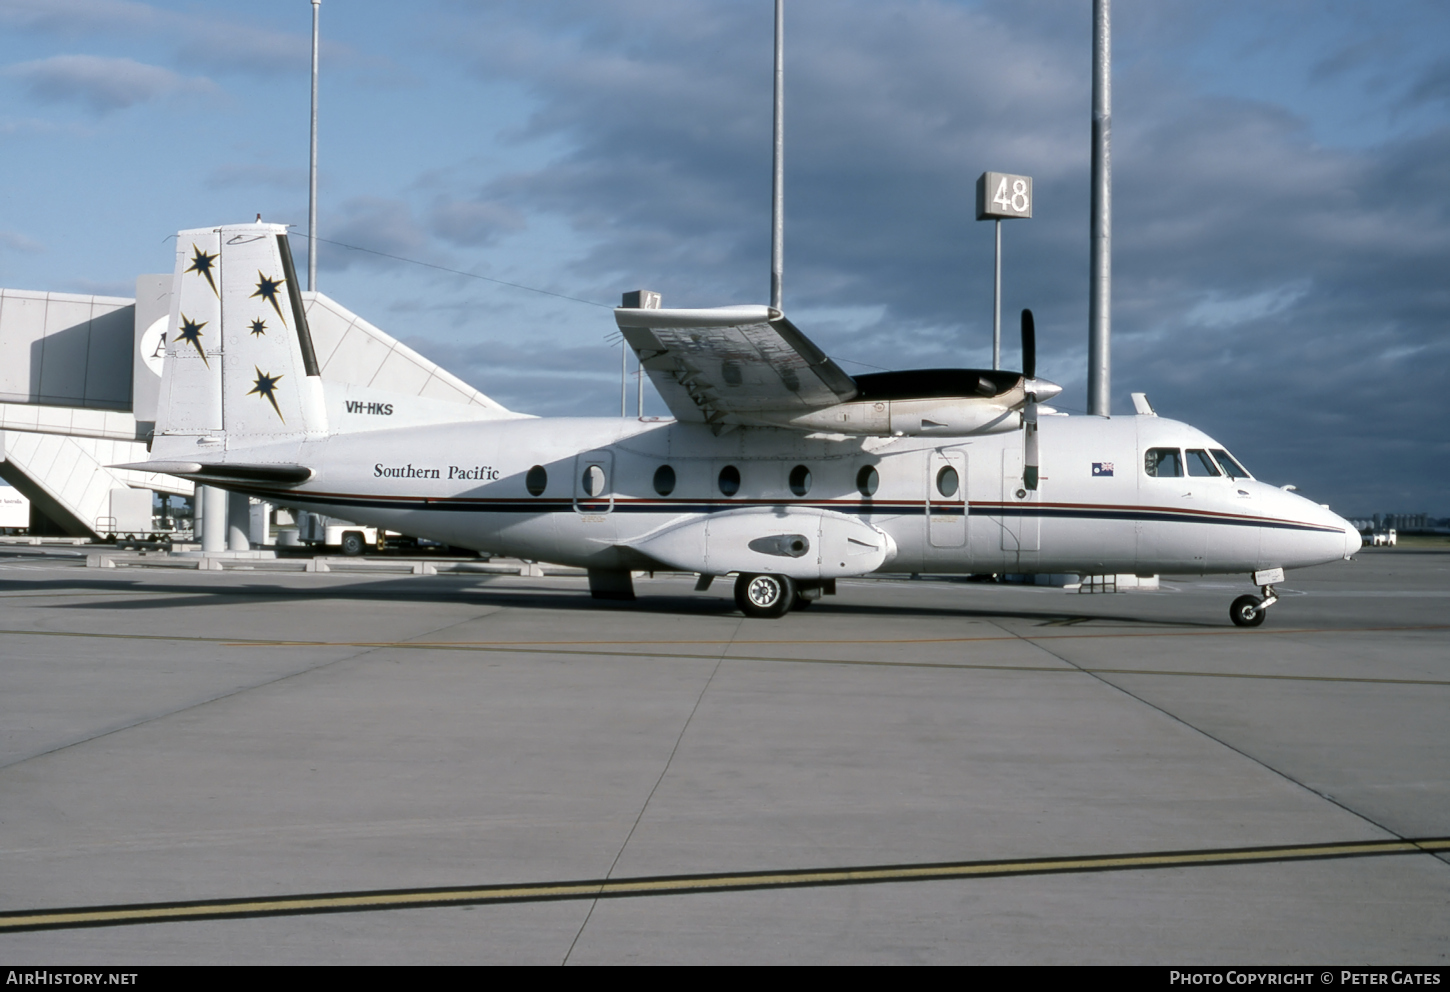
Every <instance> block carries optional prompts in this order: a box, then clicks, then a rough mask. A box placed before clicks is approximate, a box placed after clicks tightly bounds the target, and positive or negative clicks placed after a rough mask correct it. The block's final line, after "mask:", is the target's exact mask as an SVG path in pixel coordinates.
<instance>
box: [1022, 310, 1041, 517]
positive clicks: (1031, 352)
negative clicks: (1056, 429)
mask: <svg viewBox="0 0 1450 992" xmlns="http://www.w3.org/2000/svg"><path fill="white" fill-rule="evenodd" d="M1022 378H1023V379H1026V380H1027V382H1028V384H1029V385H1028V388H1029V389H1030V388H1032V385H1034V383H1033V380H1034V379H1036V378H1037V325H1036V322H1034V321H1033V319H1032V311H1031V310H1023V311H1022ZM1022 430H1023V435H1024V436H1023V452H1022V486H1023V488H1024V489H1036V488H1037V469H1038V465H1039V462H1038V458H1037V393H1035V392H1030V393H1028V394H1027V405H1026V406H1024V407H1023V409H1022Z"/></svg>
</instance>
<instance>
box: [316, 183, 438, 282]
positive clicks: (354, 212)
mask: <svg viewBox="0 0 1450 992" xmlns="http://www.w3.org/2000/svg"><path fill="white" fill-rule="evenodd" d="M318 233H319V235H320V237H321V238H323V239H326V240H324V241H323V242H322V243H321V244H319V245H318V251H317V265H318V268H321V269H330V270H332V271H338V270H341V269H346V268H349V267H350V266H352V265H371V266H377V265H379V264H382V265H386V266H392V265H395V264H396V263H393V262H390V261H385V260H383V259H381V258H379V256H377V255H373V254H369V253H368V252H365V251H353V250H349V249H348V248H344V247H341V246H340V245H337V244H328V243H327V242H328V241H334V242H341V243H342V244H345V245H355V246H357V247H358V248H365V249H370V250H371V251H373V252H384V253H386V254H389V255H396V256H402V257H405V258H421V259H423V260H427V256H429V255H430V254H431V251H430V249H429V246H428V235H427V232H426V231H424V229H423V228H422V227H421V226H420V225H419V224H418V222H417V221H416V220H414V218H413V212H412V208H410V207H409V206H408V204H406V203H405V202H403V201H402V200H395V199H388V198H386V197H377V196H359V197H353V198H352V199H349V200H346V201H344V202H343V203H342V204H341V205H340V206H339V207H337V208H335V209H334V210H332V211H330V213H329V219H328V224H327V228H326V229H325V230H322V231H319V232H318Z"/></svg>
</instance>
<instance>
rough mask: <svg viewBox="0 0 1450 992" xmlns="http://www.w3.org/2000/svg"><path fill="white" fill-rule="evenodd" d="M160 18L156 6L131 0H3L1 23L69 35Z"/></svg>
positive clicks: (143, 24) (0, 3) (140, 24)
mask: <svg viewBox="0 0 1450 992" xmlns="http://www.w3.org/2000/svg"><path fill="white" fill-rule="evenodd" d="M157 19H158V11H157V10H156V8H154V7H152V6H150V5H149V4H144V3H131V2H129V0H0V23H3V24H7V25H9V26H11V27H13V28H18V29H21V30H28V31H38V32H45V33H48V34H59V35H64V36H70V37H75V36H79V35H83V34H90V33H94V32H98V31H106V30H116V29H118V28H145V27H149V26H152V25H154V24H155V23H156V21H157Z"/></svg>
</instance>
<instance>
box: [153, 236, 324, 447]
mask: <svg viewBox="0 0 1450 992" xmlns="http://www.w3.org/2000/svg"><path fill="white" fill-rule="evenodd" d="M326 432H327V407H326V402H325V400H324V397H323V390H322V380H321V378H320V376H319V372H318V366H317V357H316V355H315V354H314V352H313V348H312V337H311V334H310V332H309V330H308V327H307V315H306V313H305V311H304V309H303V306H302V294H301V286H300V285H299V284H298V282H297V271H296V266H295V265H294V264H293V261H292V252H291V247H290V245H289V244H288V241H287V229H286V228H285V227H283V226H282V225H280V224H263V223H260V222H259V223H255V224H237V225H229V226H225V227H214V228H200V229H197V230H191V231H182V232H180V234H179V235H178V236H177V241H176V268H175V271H174V274H173V279H172V294H171V315H170V320H169V322H168V327H167V335H166V358H165V363H164V365H163V367H162V374H161V395H160V399H159V402H158V404H157V414H156V433H155V439H154V441H153V444H152V457H153V458H158V457H183V456H184V457H185V460H190V459H192V458H195V457H204V456H205V455H206V454H207V453H208V452H213V451H215V452H221V451H228V450H232V449H234V448H245V447H254V446H257V445H262V444H268V443H274V442H286V441H301V440H302V439H303V438H304V437H307V436H309V435H318V434H325V433H326Z"/></svg>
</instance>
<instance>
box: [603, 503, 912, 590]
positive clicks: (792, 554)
mask: <svg viewBox="0 0 1450 992" xmlns="http://www.w3.org/2000/svg"><path fill="white" fill-rule="evenodd" d="M630 547H632V548H634V549H636V550H638V551H640V552H642V553H644V554H646V555H649V556H650V557H651V558H653V559H655V560H656V561H658V562H661V563H663V564H665V565H668V566H670V567H671V568H677V569H679V570H680V571H682V572H700V573H702V574H705V575H725V574H727V573H729V572H773V573H775V574H778V575H788V576H790V577H791V578H793V579H798V580H817V579H835V578H844V577H847V576H852V575H865V574H867V573H868V572H874V571H875V570H876V569H878V568H880V567H881V566H882V565H885V564H886V563H887V562H888V561H890V560H891V559H892V558H894V557H895V556H896V543H895V542H894V541H892V540H891V538H890V537H889V536H888V535H887V534H885V533H884V532H883V531H879V530H877V529H876V528H875V527H872V526H871V525H870V524H868V523H866V522H865V521H863V520H860V519H857V518H856V517H849V516H846V515H845V514H843V513H833V512H831V511H829V510H817V509H814V508H812V507H799V508H795V507H792V508H788V509H786V510H784V511H782V510H780V509H779V508H775V507H764V506H761V507H754V506H747V507H741V508H740V509H738V510H725V511H723V512H720V513H712V514H710V515H709V516H708V517H705V518H703V519H700V518H696V519H693V520H686V521H684V522H682V523H679V524H676V525H674V526H670V527H666V528H664V529H663V530H659V531H656V532H655V533H653V534H649V535H646V536H645V537H643V538H640V539H638V540H635V541H631V542H630Z"/></svg>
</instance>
